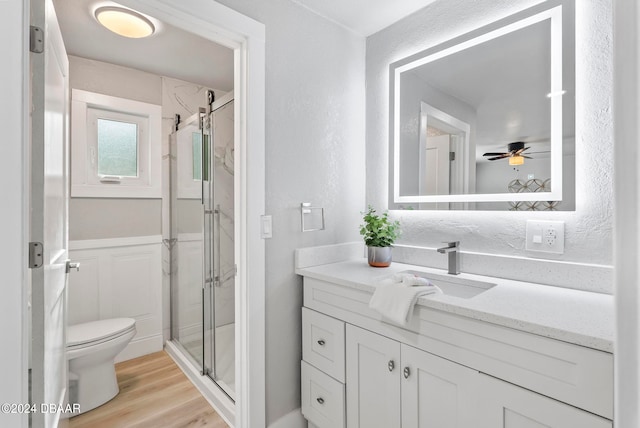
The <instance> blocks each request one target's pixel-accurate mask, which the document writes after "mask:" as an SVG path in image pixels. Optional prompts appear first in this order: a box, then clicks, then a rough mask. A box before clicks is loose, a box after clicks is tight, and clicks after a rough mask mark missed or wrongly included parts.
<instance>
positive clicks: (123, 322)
mask: <svg viewBox="0 0 640 428" xmlns="http://www.w3.org/2000/svg"><path fill="white" fill-rule="evenodd" d="M135 325H136V320H134V319H133V318H112V319H107V320H100V321H91V322H86V323H82V324H76V325H70V326H69V328H68V329H67V346H77V345H82V344H85V343H91V342H96V341H99V340H102V339H106V338H109V337H111V336H118V335H120V334H121V333H124V332H126V331H128V330H131V329H132V328H133V327H134V326H135Z"/></svg>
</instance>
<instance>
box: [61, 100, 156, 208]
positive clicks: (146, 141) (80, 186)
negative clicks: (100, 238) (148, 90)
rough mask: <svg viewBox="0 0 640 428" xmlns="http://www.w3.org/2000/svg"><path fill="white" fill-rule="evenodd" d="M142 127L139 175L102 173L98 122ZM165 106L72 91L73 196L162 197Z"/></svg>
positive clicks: (139, 145)
mask: <svg viewBox="0 0 640 428" xmlns="http://www.w3.org/2000/svg"><path fill="white" fill-rule="evenodd" d="M98 118H102V119H107V120H117V121H123V122H129V123H135V124H136V125H138V176H137V177H114V176H101V175H99V174H98V141H97V131H98V128H97V119H98ZM161 129H162V107H161V106H159V105H155V104H149V103H143V102H140V101H133V100H128V99H125V98H118V97H112V96H110V95H103V94H97V93H94V92H89V91H83V90H80V89H72V90H71V196H72V197H75V198H83V197H84V198H96V197H97V198H161V197H162V187H161V185H162V171H161V168H162V151H161V150H162V141H161V138H162V136H161V134H162V132H161Z"/></svg>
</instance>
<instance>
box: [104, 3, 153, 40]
mask: <svg viewBox="0 0 640 428" xmlns="http://www.w3.org/2000/svg"><path fill="white" fill-rule="evenodd" d="M95 16H96V19H97V20H98V22H99V23H100V24H102V26H104V27H105V28H106V29H108V30H110V31H113V32H114V33H116V34H118V35H120V36H123V37H129V38H131V39H141V38H143V37H149V36H150V35H152V34H153V33H154V32H155V31H156V28H155V26H154V25H153V23H152V22H151V21H150V20H149V19H148V18H147V17H145V16H143V15H142V14H140V13H138V12H136V11H133V10H130V9H125V8H122V7H117V6H105V7H100V8H98V9H96V12H95Z"/></svg>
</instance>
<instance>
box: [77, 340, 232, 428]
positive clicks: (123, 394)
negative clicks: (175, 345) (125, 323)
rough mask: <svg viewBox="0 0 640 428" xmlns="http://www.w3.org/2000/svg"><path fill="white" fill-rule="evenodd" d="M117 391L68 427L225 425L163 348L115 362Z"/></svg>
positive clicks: (142, 427)
mask: <svg viewBox="0 0 640 428" xmlns="http://www.w3.org/2000/svg"><path fill="white" fill-rule="evenodd" d="M116 374H117V377H118V386H119V387H120V393H119V394H118V395H117V396H116V397H115V398H114V399H113V400H111V401H109V402H108V403H105V404H104V405H102V406H100V407H98V408H97V409H94V410H91V411H89V412H87V413H84V414H82V415H79V416H76V417H74V418H71V420H70V428H82V427H91V428H120V427H122V428H134V427H135V428H146V427H150V428H164V427H167V428H180V427H194V428H196V427H210V428H225V427H226V428H228V425H227V424H226V423H225V422H224V420H223V419H222V418H221V417H220V415H218V414H217V413H216V412H215V410H213V408H211V406H210V405H209V403H208V402H207V401H206V400H205V399H204V397H202V395H201V394H200V392H199V391H198V390H197V389H196V388H195V387H194V386H193V384H192V383H191V382H190V381H189V379H187V377H186V376H185V375H184V373H182V371H181V370H180V369H179V368H178V366H176V364H175V363H174V362H173V360H172V359H171V357H169V355H167V354H166V353H165V352H164V351H162V352H157V353H154V354H150V355H145V356H143V357H140V358H135V359H133V360H129V361H125V362H122V363H119V364H116Z"/></svg>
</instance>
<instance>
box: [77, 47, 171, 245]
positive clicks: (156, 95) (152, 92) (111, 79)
mask: <svg viewBox="0 0 640 428" xmlns="http://www.w3.org/2000/svg"><path fill="white" fill-rule="evenodd" d="M69 84H70V86H71V88H73V89H82V90H85V91H91V92H96V93H99V94H104V95H111V96H114V97H121V98H127V99H131V100H135V101H142V102H145V103H150V104H156V105H161V104H162V78H161V77H160V76H157V75H154V74H151V73H146V72H144V71H140V70H134V69H131V68H127V67H121V66H118V65H113V64H108V63H105V62H101V61H94V60H90V59H86V58H81V57H77V56H72V55H70V56H69ZM163 116H164V113H163ZM163 122H164V121H163ZM72 126H73V124H72ZM163 154H164V152H163ZM72 167H73V165H72ZM71 174H72V175H73V170H71ZM161 205H162V203H161V200H160V199H122V198H102V199H100V198H71V200H70V201H69V239H71V240H84V239H104V238H122V237H129V236H148V235H160V234H162V218H161V213H162V211H161Z"/></svg>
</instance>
